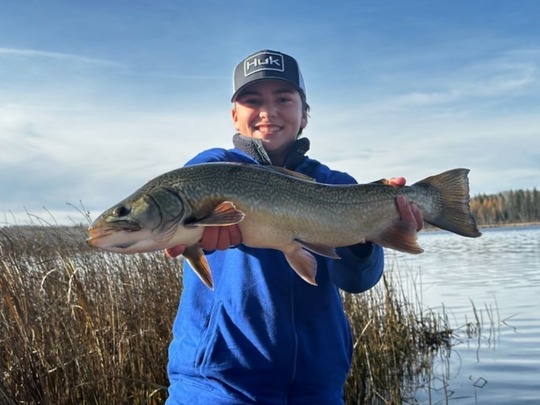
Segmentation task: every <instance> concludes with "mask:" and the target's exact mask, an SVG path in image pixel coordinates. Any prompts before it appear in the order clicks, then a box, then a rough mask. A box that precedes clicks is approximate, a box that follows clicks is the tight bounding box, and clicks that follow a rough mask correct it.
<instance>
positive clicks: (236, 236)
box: [229, 225, 242, 246]
mask: <svg viewBox="0 0 540 405" xmlns="http://www.w3.org/2000/svg"><path fill="white" fill-rule="evenodd" d="M229 238H230V243H231V246H237V245H239V244H240V243H242V233H241V232H240V227H239V226H238V225H233V226H230V227H229Z"/></svg>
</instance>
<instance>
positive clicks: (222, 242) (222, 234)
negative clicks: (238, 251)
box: [216, 226, 231, 250]
mask: <svg viewBox="0 0 540 405" xmlns="http://www.w3.org/2000/svg"><path fill="white" fill-rule="evenodd" d="M229 246H231V238H230V236H229V227H228V226H226V227H220V228H219V229H218V237H217V241H216V249H219V250H225V249H227V248H229Z"/></svg>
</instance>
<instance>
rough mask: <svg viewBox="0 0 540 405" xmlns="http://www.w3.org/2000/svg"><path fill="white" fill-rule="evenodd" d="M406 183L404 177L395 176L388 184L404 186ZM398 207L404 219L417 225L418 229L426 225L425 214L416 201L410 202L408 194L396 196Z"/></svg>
mask: <svg viewBox="0 0 540 405" xmlns="http://www.w3.org/2000/svg"><path fill="white" fill-rule="evenodd" d="M405 183H406V180H405V178H404V177H394V178H391V179H389V180H388V184H390V185H391V186H395V187H403V186H404V185H405ZM396 203H397V207H398V210H399V213H400V215H401V219H402V220H403V221H411V222H414V223H415V225H416V231H419V230H421V229H422V228H423V227H424V216H423V215H422V211H420V208H418V205H416V204H415V203H409V200H408V199H407V196H405V195H403V194H402V195H399V196H397V198H396Z"/></svg>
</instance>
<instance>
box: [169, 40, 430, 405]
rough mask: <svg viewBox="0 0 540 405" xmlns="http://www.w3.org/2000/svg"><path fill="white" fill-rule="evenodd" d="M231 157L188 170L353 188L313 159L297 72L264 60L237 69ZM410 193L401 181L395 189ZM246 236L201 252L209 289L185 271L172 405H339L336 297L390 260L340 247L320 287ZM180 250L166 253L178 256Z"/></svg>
mask: <svg viewBox="0 0 540 405" xmlns="http://www.w3.org/2000/svg"><path fill="white" fill-rule="evenodd" d="M231 102H232V103H233V108H232V121H233V124H234V127H235V129H236V131H237V134H236V135H234V137H233V144H234V148H232V149H221V148H215V149H210V150H206V151H204V152H202V153H200V154H199V155H197V156H195V157H194V158H193V159H191V160H190V161H189V162H188V163H187V165H193V164H198V163H204V162H221V161H224V162H225V161H226V162H243V163H249V164H255V165H275V166H281V167H284V168H287V169H290V170H294V171H297V172H299V173H303V174H305V175H308V176H309V177H311V178H313V179H315V180H316V181H318V182H322V183H330V184H353V183H356V181H355V179H354V178H353V177H351V176H350V175H348V174H347V173H343V172H338V171H334V170H331V169H330V168H329V167H327V166H326V165H324V164H322V163H320V162H318V161H316V160H314V159H311V158H309V157H308V156H306V152H307V151H308V149H309V141H308V139H307V138H304V137H300V134H301V133H302V131H303V129H304V128H305V127H306V125H307V123H308V112H309V105H308V103H307V99H306V88H305V85H304V81H303V78H302V75H301V72H300V69H299V66H298V63H297V61H296V60H295V59H294V58H293V57H291V56H289V55H287V54H284V53H282V52H277V51H270V50H262V51H259V52H256V53H254V54H252V55H249V56H248V57H247V58H245V59H244V60H243V61H242V62H240V63H239V64H238V65H237V66H236V68H235V70H234V94H233V96H232V99H231ZM390 183H391V184H393V185H396V186H402V185H404V184H405V179H404V178H402V177H399V178H394V179H391V180H390ZM397 206H398V209H399V211H400V213H401V218H402V220H403V221H408V222H411V223H412V224H413V226H414V227H416V229H417V230H419V229H421V227H422V224H423V219H422V215H421V213H420V210H419V209H418V207H416V206H415V205H414V204H409V203H408V201H407V199H406V198H405V197H398V199H397ZM241 242H242V235H241V233H240V231H239V229H238V226H236V225H233V226H228V227H212V228H207V229H206V230H205V232H204V234H203V237H202V240H201V242H200V245H201V247H202V248H203V249H204V250H205V251H206V254H207V259H208V263H209V265H210V268H211V269H212V274H213V278H214V290H213V291H212V290H210V289H208V288H207V287H206V286H205V285H204V284H203V283H202V282H201V281H200V280H199V278H198V277H197V276H196V275H195V272H194V271H192V270H191V269H189V264H188V263H187V262H184V266H185V267H186V268H185V270H184V274H183V292H182V296H181V300H180V305H179V309H178V314H177V316H176V319H175V321H174V326H173V339H172V342H171V343H170V347H169V363H168V376H169V380H170V386H169V397H168V400H167V404H169V405H173V404H205V405H206V404H214V405H215V404H310V405H313V404H342V403H343V389H344V384H345V380H346V378H347V374H348V371H349V368H350V365H351V358H352V345H353V343H352V336H351V331H350V326H349V323H348V320H347V317H346V314H345V313H344V309H343V304H342V301H341V296H340V291H339V289H342V290H344V291H348V292H352V293H359V292H363V291H366V290H368V289H370V288H372V287H373V286H374V285H375V284H376V283H377V282H378V280H379V279H380V277H381V275H382V273H383V267H384V265H383V261H384V260H383V250H382V248H381V247H380V246H377V245H373V244H371V243H369V242H366V243H364V244H359V245H355V246H348V247H341V248H337V249H336V251H337V253H338V255H339V256H340V257H341V260H336V259H329V258H325V257H320V256H317V264H318V271H317V278H316V280H317V284H318V285H317V286H313V285H310V284H308V283H306V282H305V281H304V280H302V279H301V278H300V277H299V276H298V275H297V274H296V273H295V272H294V271H293V270H292V269H291V268H290V267H289V265H288V264H287V261H286V260H285V257H284V255H283V254H282V253H281V252H280V251H277V250H272V249H254V248H250V247H247V246H245V245H242V244H241ZM184 248H185V247H184V246H176V247H173V248H170V249H168V250H167V251H166V253H167V254H168V255H169V256H170V257H175V256H177V255H179V254H181V253H182V252H183V250H184Z"/></svg>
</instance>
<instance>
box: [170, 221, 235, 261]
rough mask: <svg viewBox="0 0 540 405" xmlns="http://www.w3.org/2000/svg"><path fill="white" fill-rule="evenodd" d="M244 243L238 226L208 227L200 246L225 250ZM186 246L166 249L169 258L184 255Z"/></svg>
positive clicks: (207, 248) (206, 248)
mask: <svg viewBox="0 0 540 405" xmlns="http://www.w3.org/2000/svg"><path fill="white" fill-rule="evenodd" d="M240 243H242V233H241V232H240V228H239V227H238V225H231V226H208V227H206V228H204V232H203V236H202V238H201V240H200V242H199V246H200V247H201V248H203V249H204V250H225V249H228V248H229V247H231V246H236V245H239V244H240ZM185 250H186V246H184V245H177V246H173V247H171V248H168V249H165V254H166V255H167V256H168V257H171V258H172V257H176V256H179V255H181V254H182V253H184V251H185Z"/></svg>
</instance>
